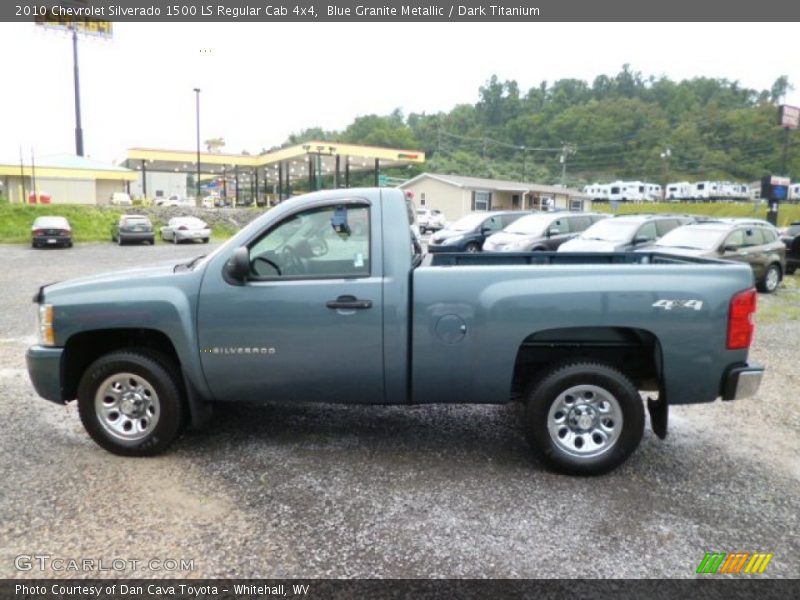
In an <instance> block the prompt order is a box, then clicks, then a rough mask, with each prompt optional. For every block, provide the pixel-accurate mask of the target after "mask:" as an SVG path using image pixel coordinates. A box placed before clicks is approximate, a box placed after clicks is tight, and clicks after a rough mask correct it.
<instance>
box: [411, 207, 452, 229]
mask: <svg viewBox="0 0 800 600" xmlns="http://www.w3.org/2000/svg"><path fill="white" fill-rule="evenodd" d="M417 223H418V224H419V230H420V233H426V232H428V231H439V230H440V229H444V224H445V219H444V214H443V213H442V211H440V210H437V209H435V208H433V209H428V208H419V209H417Z"/></svg>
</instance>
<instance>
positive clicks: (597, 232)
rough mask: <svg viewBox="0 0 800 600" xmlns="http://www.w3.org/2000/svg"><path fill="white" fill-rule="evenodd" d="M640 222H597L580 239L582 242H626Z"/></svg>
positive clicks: (613, 220)
mask: <svg viewBox="0 0 800 600" xmlns="http://www.w3.org/2000/svg"><path fill="white" fill-rule="evenodd" d="M641 224H642V223H641V222H640V221H621V220H618V219H603V220H602V221H598V222H597V223H595V224H594V225H592V226H591V227H589V228H588V229H587V230H586V231H584V232H583V233H582V234H581V235H580V237H581V239H583V240H603V241H605V242H627V241H628V240H629V239H631V237H632V236H633V234H634V232H635V231H636V230H637V229H639V226H640V225H641Z"/></svg>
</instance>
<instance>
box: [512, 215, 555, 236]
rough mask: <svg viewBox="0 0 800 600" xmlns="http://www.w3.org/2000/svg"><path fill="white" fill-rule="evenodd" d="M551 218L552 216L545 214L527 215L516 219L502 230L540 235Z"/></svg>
mask: <svg viewBox="0 0 800 600" xmlns="http://www.w3.org/2000/svg"><path fill="white" fill-rule="evenodd" d="M552 220H553V218H552V217H548V216H545V215H528V216H525V217H522V218H521V219H517V220H516V221H514V222H513V223H512V224H511V225H509V226H508V227H506V228H505V229H504V230H503V231H504V232H506V233H517V234H520V235H542V234H543V233H544V230H545V229H546V228H547V226H548V225H549V224H550V222H551V221H552Z"/></svg>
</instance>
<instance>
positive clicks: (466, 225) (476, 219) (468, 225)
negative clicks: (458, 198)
mask: <svg viewBox="0 0 800 600" xmlns="http://www.w3.org/2000/svg"><path fill="white" fill-rule="evenodd" d="M490 216H491V215H490V214H488V213H475V214H472V215H467V216H466V217H461V218H460V219H459V220H458V221H456V222H455V223H453V224H452V225H450V226H449V227H448V229H452V230H453V231H472V230H473V229H475V228H476V227H477V226H478V225H480V224H481V223H483V221H484V220H485V219H486V218H487V217H490Z"/></svg>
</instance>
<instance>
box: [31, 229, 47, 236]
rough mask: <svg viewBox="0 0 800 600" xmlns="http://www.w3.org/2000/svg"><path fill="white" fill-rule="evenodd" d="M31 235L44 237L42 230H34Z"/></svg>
mask: <svg viewBox="0 0 800 600" xmlns="http://www.w3.org/2000/svg"><path fill="white" fill-rule="evenodd" d="M33 235H44V229H34V230H33Z"/></svg>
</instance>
